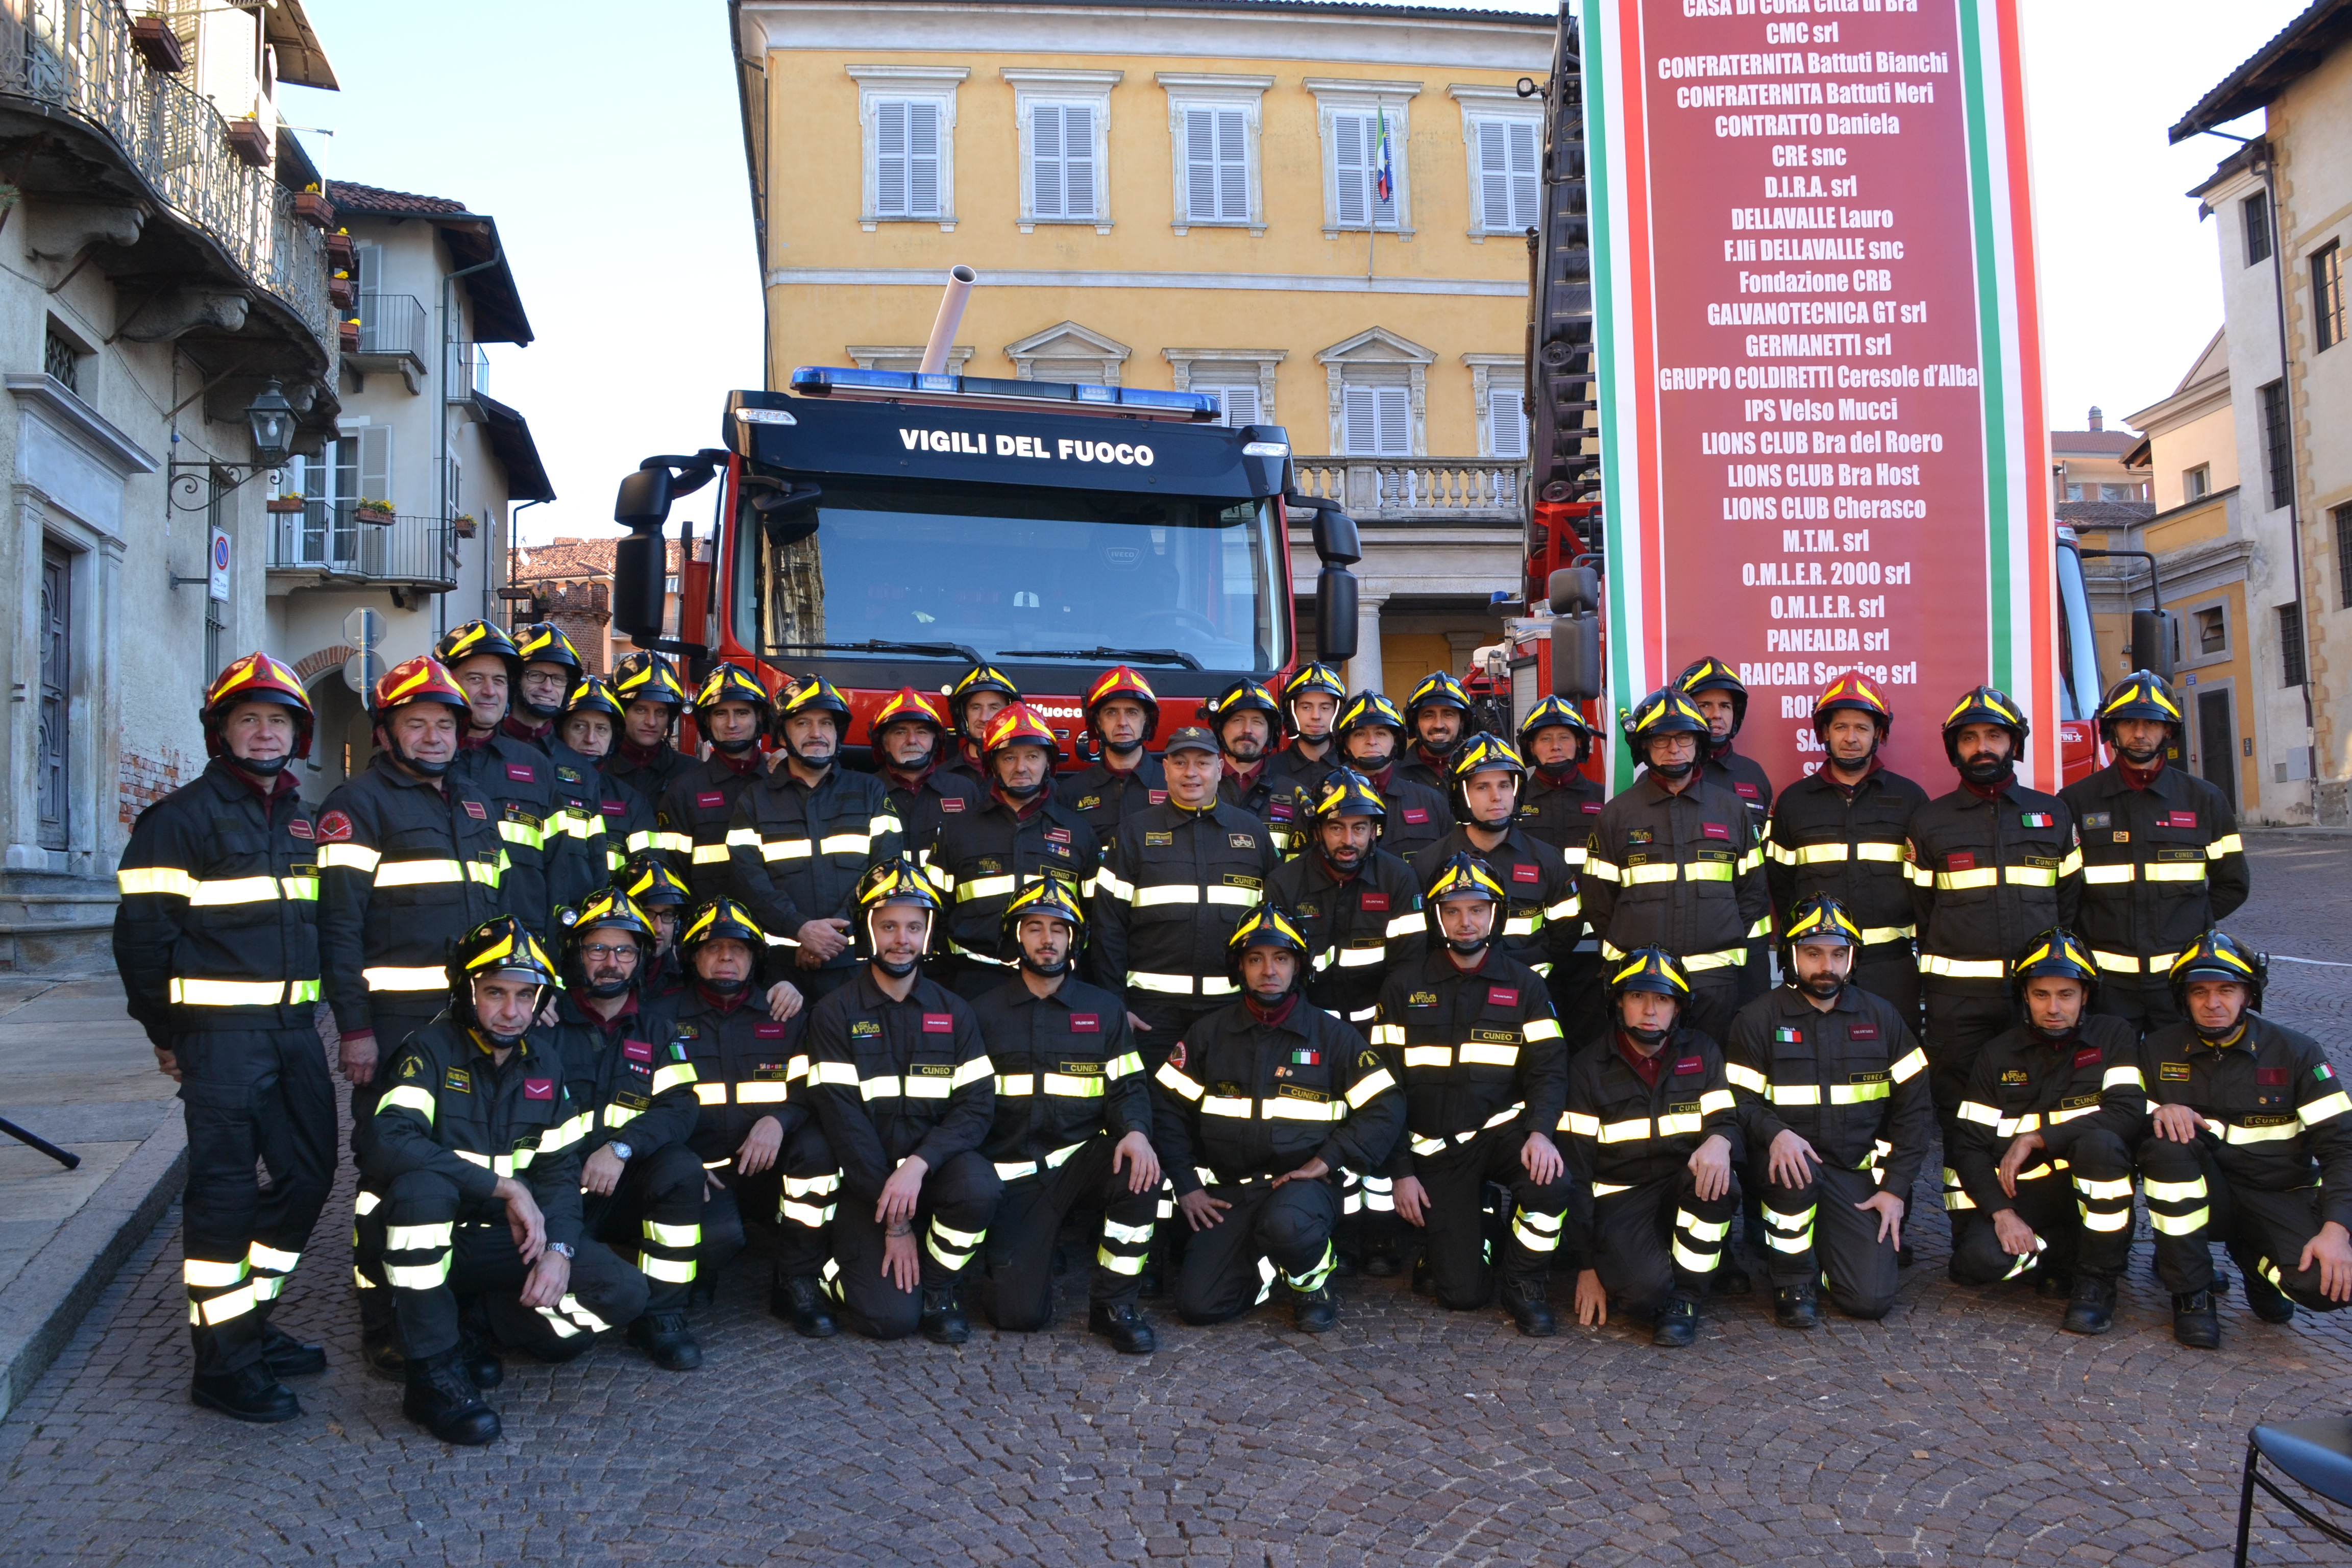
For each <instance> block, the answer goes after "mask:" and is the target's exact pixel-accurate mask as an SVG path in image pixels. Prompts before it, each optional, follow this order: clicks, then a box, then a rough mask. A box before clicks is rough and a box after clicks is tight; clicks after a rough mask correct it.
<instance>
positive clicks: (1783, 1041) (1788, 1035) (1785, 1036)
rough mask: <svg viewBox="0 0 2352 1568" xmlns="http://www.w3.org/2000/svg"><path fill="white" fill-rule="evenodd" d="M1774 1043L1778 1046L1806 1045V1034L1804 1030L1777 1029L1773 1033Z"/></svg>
mask: <svg viewBox="0 0 2352 1568" xmlns="http://www.w3.org/2000/svg"><path fill="white" fill-rule="evenodd" d="M1772 1043H1773V1044H1774V1045H1776V1046H1801V1045H1803V1044H1804V1043H1805V1032H1804V1031H1803V1030H1802V1029H1775V1030H1773V1031H1772Z"/></svg>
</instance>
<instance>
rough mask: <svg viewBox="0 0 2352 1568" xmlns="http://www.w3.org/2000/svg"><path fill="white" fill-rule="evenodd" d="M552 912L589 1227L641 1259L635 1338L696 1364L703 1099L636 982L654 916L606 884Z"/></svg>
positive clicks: (560, 1039)
mask: <svg viewBox="0 0 2352 1568" xmlns="http://www.w3.org/2000/svg"><path fill="white" fill-rule="evenodd" d="M556 919H557V921H559V923H565V924H567V925H568V929H567V930H566V931H565V932H564V938H563V960H562V962H563V994H562V996H560V997H559V998H558V999H557V1002H556V1016H555V1026H554V1028H553V1029H552V1030H551V1034H552V1036H553V1041H552V1043H553V1045H554V1047H555V1048H556V1050H557V1051H558V1052H559V1053H561V1055H562V1060H563V1081H564V1083H565V1085H566V1086H567V1087H568V1089H570V1091H571V1094H572V1114H573V1115H574V1116H575V1117H578V1118H580V1119H581V1123H580V1125H581V1129H582V1136H581V1140H580V1142H579V1144H578V1145H577V1147H578V1151H579V1155H580V1160H581V1166H580V1187H581V1193H582V1197H581V1205H582V1214H581V1229H582V1231H583V1234H585V1235H588V1236H593V1237H595V1238H596V1239H597V1240H599V1241H602V1242H604V1244H605V1245H606V1246H608V1247H613V1248H614V1250H615V1251H616V1252H618V1253H620V1255H621V1256H623V1257H625V1258H629V1257H633V1258H635V1259H636V1263H637V1271H638V1272H639V1273H641V1274H643V1275H644V1276H645V1277H646V1310H645V1311H644V1312H643V1313H642V1314H640V1315H639V1316H638V1317H637V1318H636V1319H635V1320H634V1321H631V1322H630V1324H629V1342H630V1343H631V1344H633V1345H635V1346H636V1347H637V1348H638V1349H639V1350H642V1351H644V1352H646V1355H648V1356H649V1357H651V1358H652V1359H653V1361H654V1363H655V1364H656V1365H657V1366H661V1367H665V1368H667V1369H668V1370H669V1371H671V1372H691V1371H693V1370H694V1369H695V1368H696V1367H698V1366H700V1365H701V1364H702V1347H701V1346H700V1345H698V1344H697V1343H695V1341H694V1335H693V1333H692V1331H689V1330H688V1327H687V1322H686V1306H687V1292H688V1290H689V1289H691V1288H692V1286H693V1284H694V1260H695V1256H696V1254H697V1253H698V1251H699V1249H700V1248H701V1246H702V1162H701V1161H699V1160H698V1159H696V1158H695V1156H694V1149H693V1146H692V1144H691V1143H690V1142H688V1140H690V1139H691V1138H692V1137H693V1136H694V1130H695V1121H696V1119H697V1117H698V1113H699V1107H698V1104H697V1102H696V1100H695V1072H694V1062H693V1060H692V1058H691V1057H690V1055H689V1053H688V1047H687V1045H686V1042H684V1041H682V1040H680V1039H678V1038H677V1036H676V1034H675V1033H674V1032H673V1030H672V1028H671V1017H670V1012H671V1009H670V1008H669V1007H668V1006H667V1005H662V1004H659V1003H656V1004H652V1005H646V1003H645V1001H644V999H643V998H642V997H641V996H640V995H639V994H638V991H637V977H638V975H639V974H640V973H642V972H643V970H644V967H645V964H646V960H648V959H649V958H651V957H652V956H653V948H654V928H653V922H652V921H649V920H647V919H646V915H645V912H644V911H643V910H639V909H638V908H637V907H636V906H635V904H632V903H631V902H629V897H628V895H627V894H626V893H623V892H618V891H615V890H614V889H610V888H607V889H604V891H603V892H601V893H598V894H597V895H596V896H595V897H594V898H593V899H591V900H588V902H587V903H586V904H585V905H583V906H582V908H580V909H579V910H577V911H574V910H562V911H560V912H559V913H558V915H557V917H556Z"/></svg>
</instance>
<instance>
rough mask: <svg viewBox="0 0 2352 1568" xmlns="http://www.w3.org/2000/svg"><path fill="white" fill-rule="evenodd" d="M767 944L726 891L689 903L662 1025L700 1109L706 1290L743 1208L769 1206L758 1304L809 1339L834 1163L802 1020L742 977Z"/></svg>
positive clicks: (822, 1306)
mask: <svg viewBox="0 0 2352 1568" xmlns="http://www.w3.org/2000/svg"><path fill="white" fill-rule="evenodd" d="M767 945H768V942H767V935H766V933H765V932H763V931H761V929H760V926H759V922H758V921H754V920H753V919H752V918H751V915H750V913H749V912H748V911H746V910H744V908H743V906H742V905H740V904H739V903H737V902H736V901H735V900H732V899H719V900H715V901H713V902H711V903H708V904H705V905H703V906H702V907H701V908H699V909H698V910H695V911H694V914H693V916H692V917H691V918H690V919H689V920H688V921H687V923H686V929H685V931H683V932H682V933H681V934H680V936H679V938H678V951H679V952H680V954H681V955H682V956H681V963H683V964H684V966H685V970H686V973H687V976H688V980H687V984H686V986H685V988H684V989H683V991H682V992H681V993H680V994H679V996H678V998H677V1001H676V1002H675V1003H674V1004H673V1006H674V1008H675V1011H676V1021H675V1022H674V1024H673V1025H672V1029H673V1032H674V1033H675V1034H676V1036H677V1038H678V1039H679V1040H680V1041H681V1042H683V1043H684V1045H685V1046H686V1049H687V1055H688V1058H691V1060H692V1061H693V1063H694V1072H695V1089H694V1091H695V1094H696V1096H697V1097H698V1099H699V1100H701V1102H702V1114H701V1116H700V1118H699V1120H698V1121H697V1122H696V1123H695V1129H694V1133H693V1146H694V1152H695V1155H696V1157H697V1158H698V1160H699V1162H700V1163H701V1165H702V1168H703V1170H704V1171H705V1172H707V1173H708V1174H707V1176H706V1177H705V1187H704V1199H703V1215H702V1247H701V1251H700V1253H699V1255H698V1259H697V1265H696V1267H697V1269H698V1279H699V1280H700V1281H701V1282H702V1283H703V1284H704V1286H705V1290H704V1291H703V1292H702V1293H703V1294H706V1295H707V1294H709V1289H710V1288H711V1287H710V1282H711V1281H714V1280H715V1279H716V1278H717V1276H718V1273H719V1270H720V1269H721V1268H725V1267H726V1266H727V1264H728V1263H729V1262H730V1261H731V1260H732V1259H733V1258H734V1257H735V1255H736V1254H737V1253H740V1252H741V1251H742V1250H743V1242H744V1217H743V1216H744V1215H746V1214H747V1213H762V1214H772V1215H774V1216H775V1224H776V1258H775V1264H774V1268H773V1270H772V1274H771V1276H770V1279H769V1286H768V1310H769V1311H770V1312H771V1313H772V1314H773V1315H774V1316H776V1317H778V1318H781V1319H783V1320H784V1321H788V1322H791V1323H793V1325H794V1326H796V1327H797V1328H798V1329H799V1330H800V1331H801V1333H802V1334H803V1336H805V1337H807V1338H809V1339H813V1340H822V1339H829V1338H831V1337H832V1335H833V1334H834V1332H835V1329H836V1327H837V1325H836V1324H835V1321H834V1316H833V1304H832V1302H831V1301H829V1300H826V1298H825V1295H824V1289H822V1288H821V1286H820V1284H819V1278H820V1276H821V1274H822V1272H823V1270H824V1258H825V1233H826V1229H827V1227H828V1226H831V1224H832V1223H833V1217H834V1199H835V1194H836V1193H838V1192H839V1190H840V1187H841V1176H840V1162H839V1161H837V1160H835V1158H834V1157H833V1149H832V1146H831V1145H829V1144H828V1143H826V1142H825V1141H824V1129H823V1128H821V1127H819V1126H818V1125H817V1121H816V1115H815V1112H814V1110H812V1109H811V1107H810V1104H809V1102H808V1095H807V1093H806V1089H807V1082H806V1079H807V1073H808V1061H807V1053H808V1046H807V1040H806V1035H805V1029H806V1022H805V1020H803V1021H802V1022H800V1023H794V1022H793V1020H792V1019H791V1018H789V1017H785V1018H779V1017H777V1016H775V1014H774V1012H773V1011H772V1010H769V1011H762V1010H761V1008H760V1007H759V1006H758V1005H757V1004H756V1002H755V997H756V996H757V994H758V993H757V990H756V988H755V987H754V985H753V984H752V978H751V977H752V973H753V972H754V971H755V970H756V969H757V968H758V966H759V963H760V958H761V954H762V953H763V952H765V951H766V950H767Z"/></svg>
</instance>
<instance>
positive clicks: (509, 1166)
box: [352, 915, 646, 1447]
mask: <svg viewBox="0 0 2352 1568" xmlns="http://www.w3.org/2000/svg"><path fill="white" fill-rule="evenodd" d="M447 970H448V981H447V984H448V991H447V1000H448V1007H447V1009H446V1011H445V1012H444V1013H443V1014H442V1015H441V1016H439V1017H437V1018H436V1019H435V1020H434V1021H433V1023H432V1024H431V1025H430V1026H428V1027H425V1028H423V1029H420V1030H418V1031H417V1032H416V1033H415V1034H414V1035H411V1036H410V1037H408V1041H407V1043H406V1044H405V1045H404V1046H402V1047H400V1049H399V1050H398V1051H397V1052H396V1053H395V1054H394V1057H393V1058H392V1059H391V1061H390V1062H389V1063H388V1064H387V1066H386V1074H387V1077H388V1078H389V1079H390V1085H391V1087H389V1088H388V1089H385V1090H384V1094H383V1100H382V1101H381V1102H380V1103H379V1104H378V1105H377V1106H376V1109H375V1115H374V1122H375V1129H374V1131H373V1135H372V1136H371V1137H370V1138H369V1139H368V1141H367V1144H366V1154H365V1156H364V1158H363V1162H362V1169H361V1180H360V1190H359V1194H358V1197H357V1199H356V1200H355V1202H354V1203H353V1205H352V1208H353V1214H354V1215H355V1217H356V1220H357V1224H356V1226H355V1227H354V1233H355V1235H356V1236H357V1237H358V1238H359V1255H360V1259H359V1278H360V1279H361V1280H362V1282H363V1283H364V1285H365V1287H366V1289H365V1290H364V1291H363V1294H364V1295H383V1296H387V1297H389V1298H390V1300H391V1301H392V1303H393V1308H394V1312H395V1313H396V1314H397V1316H398V1319H399V1324H400V1342H401V1347H402V1349H403V1350H404V1352H406V1357H407V1359H406V1363H405V1366H404V1371H403V1375H404V1379H405V1381H406V1384H407V1393H406V1394H405V1396H404V1398H403V1399H402V1401H401V1412H402V1414H404V1415H406V1416H407V1417H408V1418H409V1419H410V1420H412V1421H414V1422H415V1423H416V1424H417V1425H418V1426H422V1427H424V1428H425V1430H426V1431H428V1432H430V1433H432V1434H433V1435H434V1436H436V1437H438V1438H440V1439H441V1440H442V1441H443V1442H445V1443H457V1444H462V1445H465V1446H467V1447H477V1446H479V1445H481V1444H485V1443H491V1442H495V1441H496V1440H497V1439H498V1436H499V1417H498V1413H497V1412H496V1411H494V1410H492V1409H491V1408H490V1407H489V1406H488V1405H486V1404H484V1403H483V1402H482V1397H481V1394H482V1391H483V1390H485V1389H488V1388H492V1387H495V1386H496V1385H497V1384H498V1383H499V1381H500V1375H501V1374H500V1372H499V1361H498V1355H497V1352H496V1350H495V1349H493V1348H492V1345H491V1344H485V1343H468V1342H467V1335H466V1331H465V1326H464V1325H465V1323H466V1321H467V1318H468V1317H469V1316H471V1317H473V1318H474V1321H478V1322H479V1323H481V1324H482V1325H483V1326H484V1327H485V1328H486V1329H487V1330H488V1335H489V1337H490V1340H491V1341H492V1342H494V1343H495V1344H497V1345H504V1346H510V1347H513V1348H516V1349H520V1350H527V1351H529V1352H530V1353H531V1354H533V1355H535V1356H537V1357H538V1358H539V1359H540V1360H541V1361H550V1362H565V1361H571V1360H572V1359H574V1358H575V1357H578V1356H581V1355H583V1354H585V1353H586V1352H588V1351H589V1350H590V1349H592V1348H593V1346H594V1345H595V1342H596V1341H595V1336H596V1335H597V1334H598V1333H600V1332H602V1331H604V1329H605V1328H607V1327H608V1326H609V1325H611V1324H613V1323H615V1322H622V1323H626V1322H633V1321H635V1320H636V1318H637V1316H638V1315H639V1314H640V1313H641V1312H643V1311H644V1310H645V1304H646V1279H645V1276H644V1275H642V1274H640V1273H638V1272H637V1270H635V1268H630V1267H629V1266H628V1265H627V1264H626V1263H624V1262H622V1261H621V1259H620V1258H616V1257H614V1254H613V1253H612V1251H611V1250H610V1249H609V1248H607V1247H605V1246H604V1244H603V1243H601V1242H599V1241H596V1240H595V1239H594V1238H593V1237H590V1236H588V1235H587V1233H586V1232H585V1230H584V1229H583V1226H582V1224H581V1196H580V1189H581V1169H580V1147H581V1140H582V1138H583V1136H584V1134H585V1133H586V1132H587V1130H588V1113H589V1098H588V1097H589V1096H590V1095H591V1094H593V1085H590V1084H587V1083H580V1082H575V1081H573V1080H572V1079H570V1078H568V1077H567V1076H566V1074H565V1069H564V1061H563V1055H562V1052H561V1051H560V1050H558V1049H556V1048H555V1047H554V1045H553V1042H552V1041H551V1039H550V1038H549V1037H547V1036H546V1035H545V1034H543V1033H539V1034H537V1037H533V1036H534V1033H535V1031H534V1030H533V1029H532V1020H533V1019H534V1018H535V1017H537V1016H538V1015H539V1011H540V1008H541V1005H542V1004H543V1003H544V1002H545V1001H546V999H547V994H548V992H549V991H550V990H551V988H552V987H553V986H554V984H555V983H556V979H555V966H554V964H553V963H551V962H550V961H549V959H548V956H547V951H546V949H544V948H542V947H541V946H540V944H539V942H538V939H537V938H535V937H533V936H532V935H531V933H530V930H529V929H528V928H527V927H526V926H525V925H524V924H523V923H522V921H519V920H517V919H515V918H514V917H513V916H511V915H501V916H499V918H498V919H496V920H492V921H484V922H482V923H481V924H480V925H478V926H476V927H475V928H474V929H473V930H472V931H467V933H466V935H465V936H464V938H463V939H461V940H460V941H459V942H457V943H456V944H455V945H454V947H453V949H452V951H451V953H450V957H449V960H448V964H447ZM468 1303H470V1304H471V1308H470V1311H469V1310H468ZM475 1314H478V1316H475Z"/></svg>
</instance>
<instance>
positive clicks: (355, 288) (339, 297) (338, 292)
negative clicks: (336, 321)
mask: <svg viewBox="0 0 2352 1568" xmlns="http://www.w3.org/2000/svg"><path fill="white" fill-rule="evenodd" d="M359 297H360V296H359V285H358V284H356V283H354V282H352V275H351V274H350V273H349V272H347V271H345V270H344V269H343V268H340V267H338V268H335V275H334V276H333V277H332V278H330V279H327V300H328V302H329V303H331V304H332V305H333V306H334V307H335V309H336V310H350V309H351V308H352V301H354V300H357V299H358V298H359Z"/></svg>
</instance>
